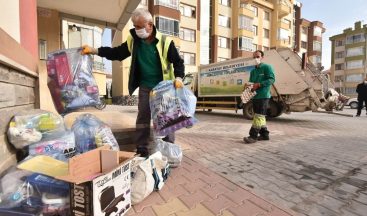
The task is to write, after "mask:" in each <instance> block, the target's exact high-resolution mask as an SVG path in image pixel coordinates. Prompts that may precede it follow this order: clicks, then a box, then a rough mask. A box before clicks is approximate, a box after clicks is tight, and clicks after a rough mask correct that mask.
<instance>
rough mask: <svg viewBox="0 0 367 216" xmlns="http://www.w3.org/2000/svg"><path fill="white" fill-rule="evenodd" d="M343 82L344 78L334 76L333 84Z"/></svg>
mask: <svg viewBox="0 0 367 216" xmlns="http://www.w3.org/2000/svg"><path fill="white" fill-rule="evenodd" d="M342 81H344V76H335V82H342Z"/></svg>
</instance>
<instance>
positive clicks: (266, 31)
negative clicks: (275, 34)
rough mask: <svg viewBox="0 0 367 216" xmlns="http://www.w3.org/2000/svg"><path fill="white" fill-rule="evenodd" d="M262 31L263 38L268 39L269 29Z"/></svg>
mask: <svg viewBox="0 0 367 216" xmlns="http://www.w3.org/2000/svg"><path fill="white" fill-rule="evenodd" d="M263 30H264V38H270V37H269V35H270V32H269V29H265V28H264V29H263Z"/></svg>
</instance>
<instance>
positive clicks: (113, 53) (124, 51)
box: [98, 42, 131, 61]
mask: <svg viewBox="0 0 367 216" xmlns="http://www.w3.org/2000/svg"><path fill="white" fill-rule="evenodd" d="M98 55H99V56H101V57H105V58H106V59H108V60H119V61H122V60H124V59H125V58H127V57H129V56H130V55H131V54H130V52H129V49H128V47H127V42H125V43H123V44H121V45H120V46H118V47H100V48H98Z"/></svg>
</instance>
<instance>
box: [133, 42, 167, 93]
mask: <svg viewBox="0 0 367 216" xmlns="http://www.w3.org/2000/svg"><path fill="white" fill-rule="evenodd" d="M156 43H157V42H156V41H154V42H153V43H147V42H145V41H144V40H142V41H141V43H139V44H138V46H139V47H138V49H137V62H138V67H139V72H140V74H139V75H140V85H141V86H143V87H147V88H154V86H156V85H157V84H158V83H159V82H160V81H162V79H163V78H162V72H161V68H160V67H157V65H159V64H160V62H159V61H160V60H159V58H158V55H157V48H156Z"/></svg>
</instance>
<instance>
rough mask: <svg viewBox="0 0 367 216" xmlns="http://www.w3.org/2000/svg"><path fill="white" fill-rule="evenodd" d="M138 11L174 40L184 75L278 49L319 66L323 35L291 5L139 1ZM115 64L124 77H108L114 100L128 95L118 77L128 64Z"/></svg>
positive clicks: (237, 0)
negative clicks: (144, 10)
mask: <svg viewBox="0 0 367 216" xmlns="http://www.w3.org/2000/svg"><path fill="white" fill-rule="evenodd" d="M295 5H299V7H295ZM140 7H146V8H147V9H148V10H149V11H150V12H151V13H152V15H153V19H154V24H155V25H156V27H157V28H158V30H160V31H161V32H162V33H164V34H167V35H169V36H171V37H172V38H173V39H174V42H175V45H176V46H177V48H178V49H179V51H180V55H181V57H182V58H183V59H184V62H185V67H186V73H190V72H196V71H198V67H199V66H200V64H209V63H214V62H220V61H224V60H228V59H232V58H237V57H249V56H252V52H253V51H255V50H257V49H260V50H264V51H265V50H269V49H273V48H274V49H276V48H280V47H288V48H292V49H293V48H294V47H296V48H298V49H299V50H298V51H297V52H299V53H300V55H301V54H302V52H308V53H309V54H310V55H309V56H310V61H312V62H315V63H317V64H319V65H320V66H321V34H322V32H324V31H325V29H324V28H323V27H322V23H321V22H318V21H315V22H309V21H307V20H304V21H303V22H302V21H298V20H299V19H301V13H300V11H301V4H299V3H297V2H296V1H295V0H208V1H200V0H142V1H141V3H140ZM296 10H298V12H297V13H296ZM306 23H307V25H306ZM298 24H299V25H298ZM297 26H298V27H297ZM301 26H305V28H301ZM132 27H133V26H132V24H130V25H129V24H128V25H126V27H125V29H124V31H123V32H122V35H119V37H118V39H117V40H116V38H115V39H114V42H115V43H116V45H118V44H121V43H122V42H123V41H124V40H125V39H126V37H127V34H128V29H130V28H132ZM302 29H307V33H305V35H306V38H303V37H304V36H303V37H301V36H299V35H297V34H301V30H302ZM298 30H299V31H298ZM117 34H119V33H117ZM301 39H302V41H304V42H306V48H305V49H300V47H301V42H300V41H301ZM297 41H298V42H297ZM295 44H299V46H295ZM114 64H115V68H116V69H118V70H121V68H122V70H123V73H119V75H113V82H114V83H118V84H117V85H113V90H112V91H113V95H114V96H119V95H127V76H126V75H123V74H128V72H127V71H128V70H129V64H130V63H129V61H126V62H124V63H122V66H121V64H119V63H114ZM125 70H126V71H125ZM122 76H124V77H123V79H124V80H122V79H121V78H122ZM115 77H116V79H117V80H116V79H115Z"/></svg>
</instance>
